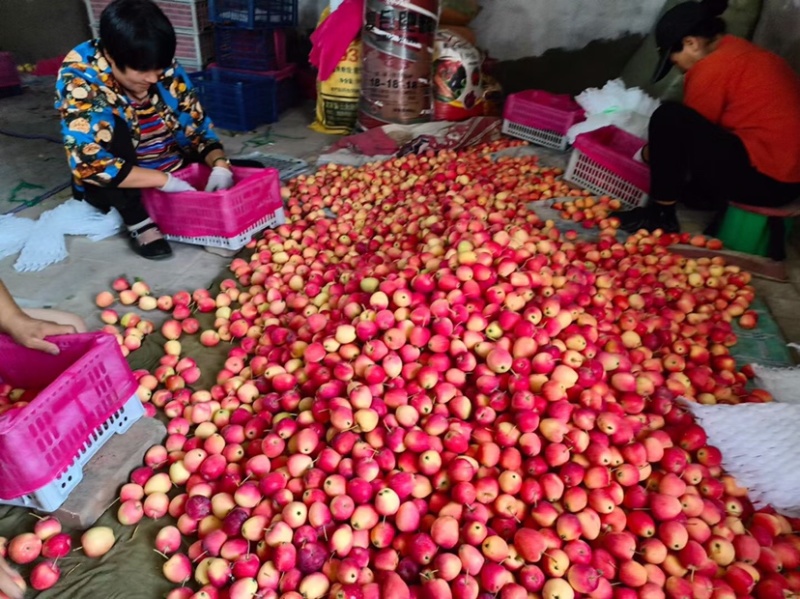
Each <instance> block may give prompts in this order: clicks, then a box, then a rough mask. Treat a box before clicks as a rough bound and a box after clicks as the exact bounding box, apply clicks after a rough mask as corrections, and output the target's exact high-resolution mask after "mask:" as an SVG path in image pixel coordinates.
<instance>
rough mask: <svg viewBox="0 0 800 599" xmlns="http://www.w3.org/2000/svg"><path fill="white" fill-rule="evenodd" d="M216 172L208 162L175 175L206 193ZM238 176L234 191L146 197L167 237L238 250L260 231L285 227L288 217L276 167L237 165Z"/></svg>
mask: <svg viewBox="0 0 800 599" xmlns="http://www.w3.org/2000/svg"><path fill="white" fill-rule="evenodd" d="M210 173H211V169H209V168H208V167H207V166H205V165H204V164H191V165H189V166H188V167H186V168H184V169H182V170H180V171H178V172H177V173H174V174H175V176H176V177H179V178H180V179H183V180H184V181H187V182H189V183H190V184H191V185H192V186H193V187H194V188H195V189H198V190H201V189H205V186H206V183H207V182H208V177H209V175H210ZM233 178H234V185H233V187H231V188H230V189H226V190H223V191H217V192H214V193H206V192H204V191H196V192H186V193H177V194H175V193H164V192H162V191H158V190H156V189H150V190H145V191H144V192H143V194H142V199H143V201H144V205H145V208H147V212H148V213H149V214H150V217H151V218H152V219H153V220H154V221H156V222H157V223H158V226H159V228H160V229H161V230H162V231H163V233H164V235H165V237H166V238H167V239H171V240H173V241H180V242H183V243H192V244H198V245H208V246H215V247H222V248H226V249H231V250H238V249H241V248H243V247H244V246H245V245H247V243H248V242H249V241H250V240H251V239H252V237H253V235H255V234H256V233H258V232H259V231H261V230H263V229H266V228H270V227H276V226H278V225H281V224H283V223H284V222H285V217H284V213H283V200H281V189H280V175H279V172H278V171H277V170H276V169H273V168H265V169H260V168H240V167H235V166H234V167H233Z"/></svg>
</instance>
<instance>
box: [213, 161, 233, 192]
mask: <svg viewBox="0 0 800 599" xmlns="http://www.w3.org/2000/svg"><path fill="white" fill-rule="evenodd" d="M231 187H233V173H232V172H231V169H229V168H225V167H224V166H215V167H214V168H212V169H211V176H210V177H209V178H208V185H206V191H220V190H222V189H229V188H231Z"/></svg>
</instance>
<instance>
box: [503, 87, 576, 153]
mask: <svg viewBox="0 0 800 599" xmlns="http://www.w3.org/2000/svg"><path fill="white" fill-rule="evenodd" d="M584 118H585V115H584V111H583V109H582V108H581V107H580V106H579V105H578V103H577V102H575V100H573V99H572V98H571V97H570V96H568V95H559V94H551V93H549V92H546V91H542V90H536V89H530V90H526V91H523V92H519V93H517V94H512V95H510V96H509V97H508V99H507V100H506V105H505V109H504V110H503V133H505V134H506V135H510V136H512V137H518V138H519V139H524V140H526V141H529V142H531V143H535V144H538V145H542V146H545V147H548V148H553V149H555V150H565V149H566V148H567V138H566V133H567V131H568V130H569V128H570V127H572V125H574V124H575V123H579V122H580V121H582V120H584Z"/></svg>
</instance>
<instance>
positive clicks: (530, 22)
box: [0, 0, 800, 71]
mask: <svg viewBox="0 0 800 599" xmlns="http://www.w3.org/2000/svg"><path fill="white" fill-rule="evenodd" d="M482 4H483V6H484V8H483V11H482V13H481V14H480V15H479V16H478V18H477V19H476V20H475V22H474V23H473V27H474V28H475V30H476V31H477V33H478V39H479V43H480V45H481V46H483V47H484V48H488V49H490V51H491V53H492V55H493V56H494V57H495V58H498V59H500V60H514V59H518V58H522V57H531V56H533V57H539V56H542V55H543V54H544V53H545V52H547V51H548V50H553V49H560V50H576V49H580V48H583V47H585V46H586V45H587V44H588V43H589V42H591V41H593V40H617V39H620V40H622V39H625V38H626V37H629V35H627V34H630V35H633V36H636V35H637V34H642V33H644V32H646V31H647V30H648V29H649V28H650V27H651V26H652V23H653V20H654V18H655V16H656V14H657V13H658V10H659V8H660V7H661V6H662V4H663V0H602V1H598V0H568V1H566V2H565V1H561V2H559V1H558V0H483V2H482ZM326 5H327V0H299V11H300V24H301V26H302V27H303V28H313V27H314V26H315V25H316V22H317V19H318V18H319V14H320V12H322V9H323V8H324V7H325V6H326ZM89 35H90V33H89V28H88V19H87V15H86V8H85V4H84V1H83V0H0V50H10V51H12V52H14V53H15V54H16V55H17V57H18V60H19V61H20V62H31V61H35V60H38V59H41V58H50V57H53V56H56V55H58V54H63V53H65V52H66V51H68V50H69V49H70V48H72V47H73V46H75V45H76V44H78V43H80V42H81V41H83V40H84V39H87V38H88V37H89ZM755 40H756V42H757V43H759V44H761V45H763V46H765V47H766V48H769V49H771V50H773V51H774V52H777V53H779V54H781V55H782V56H784V57H786V58H787V59H788V60H789V61H790V62H791V63H792V65H793V66H794V67H795V69H797V70H798V71H800V0H765V7H764V11H763V14H762V18H761V21H760V22H759V26H758V30H757V31H756V36H755Z"/></svg>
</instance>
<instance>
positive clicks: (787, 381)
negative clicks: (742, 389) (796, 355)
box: [752, 343, 800, 404]
mask: <svg viewBox="0 0 800 599" xmlns="http://www.w3.org/2000/svg"><path fill="white" fill-rule="evenodd" d="M789 347H793V348H795V349H800V346H798V345H797V344H796V343H789ZM752 368H753V372H754V373H755V375H756V376H755V381H754V382H755V384H756V387H759V388H760V389H764V390H765V391H769V392H770V394H771V395H772V397H773V398H774V399H775V401H778V402H781V403H793V404H800V366H794V367H789V368H774V367H771V366H761V365H759V364H752Z"/></svg>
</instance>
